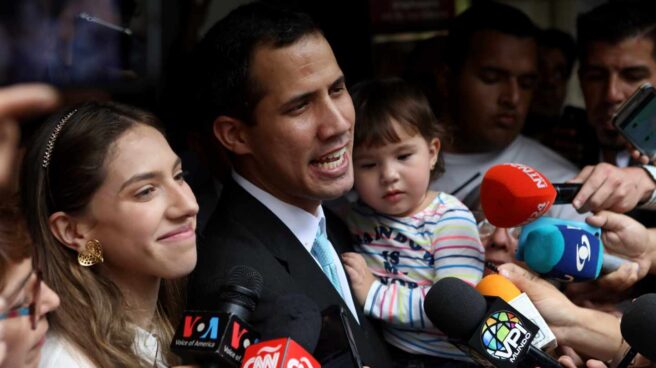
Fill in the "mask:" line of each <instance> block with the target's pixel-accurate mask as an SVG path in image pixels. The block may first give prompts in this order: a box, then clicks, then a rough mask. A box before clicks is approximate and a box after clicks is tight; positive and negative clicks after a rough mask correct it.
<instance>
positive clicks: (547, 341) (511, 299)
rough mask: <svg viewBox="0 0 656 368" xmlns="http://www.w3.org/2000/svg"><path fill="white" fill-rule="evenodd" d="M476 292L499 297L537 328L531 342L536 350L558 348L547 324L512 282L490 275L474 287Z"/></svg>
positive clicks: (499, 276) (497, 275)
mask: <svg viewBox="0 0 656 368" xmlns="http://www.w3.org/2000/svg"><path fill="white" fill-rule="evenodd" d="M476 290H478V292H480V293H481V294H482V295H483V296H490V297H499V298H501V299H503V300H504V301H505V302H506V303H508V304H510V305H511V306H512V307H513V308H515V309H517V310H518V311H519V312H520V313H521V314H522V315H524V316H525V317H526V318H528V319H529V320H530V321H531V322H533V323H535V325H536V326H538V328H539V331H538V333H537V334H536V336H535V339H533V341H532V342H531V343H532V344H533V346H535V347H536V348H538V349H542V350H547V349H554V348H556V347H557V346H558V344H557V342H556V336H555V335H554V334H553V332H552V331H551V329H550V328H549V326H548V325H547V322H546V321H545V320H544V318H542V316H541V315H540V312H539V311H538V310H537V308H535V305H533V302H531V299H529V297H528V295H526V293H522V292H521V291H520V290H519V289H518V288H517V287H516V286H515V284H513V283H512V281H510V280H508V279H507V278H505V277H503V276H501V275H499V274H490V275H487V276H485V277H483V279H482V280H481V281H479V282H478V285H476Z"/></svg>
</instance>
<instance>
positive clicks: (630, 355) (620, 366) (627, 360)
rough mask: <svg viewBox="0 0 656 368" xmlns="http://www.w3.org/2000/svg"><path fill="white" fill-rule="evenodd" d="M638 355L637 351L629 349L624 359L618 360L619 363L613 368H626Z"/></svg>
mask: <svg viewBox="0 0 656 368" xmlns="http://www.w3.org/2000/svg"><path fill="white" fill-rule="evenodd" d="M636 355H638V351H637V350H635V349H634V348H631V349H629V351H627V352H626V354H624V358H622V360H620V363H619V364H618V365H617V366H616V367H615V368H626V367H628V366H629V364H631V362H632V361H633V359H634V358H635V356H636Z"/></svg>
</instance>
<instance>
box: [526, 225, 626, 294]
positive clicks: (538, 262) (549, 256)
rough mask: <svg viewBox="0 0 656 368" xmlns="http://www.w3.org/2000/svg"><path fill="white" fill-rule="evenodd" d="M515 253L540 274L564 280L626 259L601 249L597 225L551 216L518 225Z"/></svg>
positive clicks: (585, 278)
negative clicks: (518, 233)
mask: <svg viewBox="0 0 656 368" xmlns="http://www.w3.org/2000/svg"><path fill="white" fill-rule="evenodd" d="M515 256H516V258H517V259H518V260H520V261H524V262H525V263H526V265H527V266H528V267H529V268H530V269H531V270H533V271H535V272H536V273H538V274H540V275H542V276H545V277H549V278H555V279H558V280H561V281H568V282H569V281H588V280H594V279H596V278H598V277H599V275H601V274H605V273H610V272H612V271H615V270H617V269H618V268H619V267H620V266H621V265H622V264H624V263H626V262H628V261H627V260H625V259H622V258H620V257H616V256H613V255H610V254H606V253H605V252H604V245H603V242H602V241H601V229H600V228H598V227H595V226H591V225H589V224H586V223H585V222H580V221H572V220H563V219H558V218H553V217H542V218H540V219H538V220H536V221H534V222H532V223H530V224H528V225H526V226H524V227H523V228H522V232H521V234H520V236H519V241H518V245H517V253H516V255H515Z"/></svg>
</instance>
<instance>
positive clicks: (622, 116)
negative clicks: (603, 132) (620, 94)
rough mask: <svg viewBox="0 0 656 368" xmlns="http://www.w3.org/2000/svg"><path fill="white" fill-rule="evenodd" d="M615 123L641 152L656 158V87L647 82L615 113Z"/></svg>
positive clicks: (652, 158) (651, 158) (621, 132)
mask: <svg viewBox="0 0 656 368" xmlns="http://www.w3.org/2000/svg"><path fill="white" fill-rule="evenodd" d="M612 119H613V125H615V127H616V128H617V130H618V131H619V132H620V134H622V135H623V136H624V138H626V140H627V141H629V142H630V143H631V144H632V145H633V146H634V147H635V148H636V149H637V150H638V151H640V153H641V154H643V155H645V156H647V157H649V159H650V160H654V159H655V158H656V89H654V87H652V85H651V84H649V83H645V84H643V85H642V86H640V88H638V90H637V91H636V92H635V93H634V94H633V95H632V96H631V97H629V98H628V99H627V100H626V101H624V103H623V104H622V105H621V106H620V108H619V109H618V110H617V112H615V114H613V118H612Z"/></svg>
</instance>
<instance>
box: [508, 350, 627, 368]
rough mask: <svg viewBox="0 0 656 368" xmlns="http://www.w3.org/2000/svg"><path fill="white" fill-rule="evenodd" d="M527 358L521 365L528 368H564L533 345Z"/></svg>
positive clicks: (527, 353)
mask: <svg viewBox="0 0 656 368" xmlns="http://www.w3.org/2000/svg"><path fill="white" fill-rule="evenodd" d="M526 358H527V359H526V360H527V361H525V362H523V363H524V364H520V365H523V366H525V367H527V365H526V363H530V368H534V367H541V368H563V367H562V366H561V365H560V363H558V361H556V360H555V359H554V358H553V357H552V356H551V355H549V354H547V353H545V352H544V351H542V350H540V349H538V348H536V347H535V346H533V345H531V346H529V348H528V351H527V352H526ZM625 368H626V367H625Z"/></svg>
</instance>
